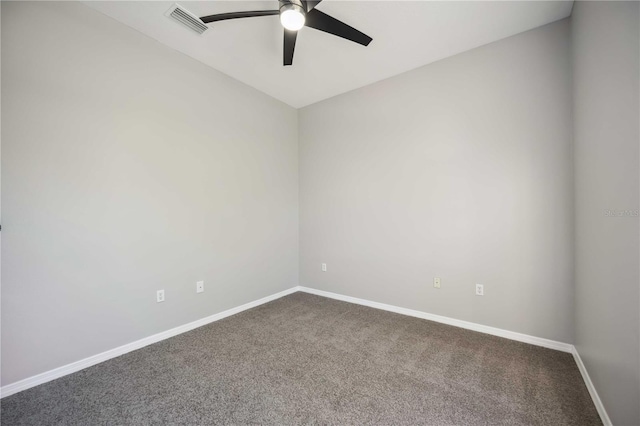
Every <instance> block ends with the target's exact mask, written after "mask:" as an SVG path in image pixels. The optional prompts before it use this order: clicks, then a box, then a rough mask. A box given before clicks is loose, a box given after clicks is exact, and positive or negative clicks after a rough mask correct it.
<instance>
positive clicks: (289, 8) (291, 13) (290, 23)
mask: <svg viewBox="0 0 640 426" xmlns="http://www.w3.org/2000/svg"><path fill="white" fill-rule="evenodd" d="M304 21H305V13H304V9H303V8H302V7H301V6H299V5H297V4H294V3H289V4H285V5H284V6H282V7H281V8H280V23H281V24H282V26H283V27H285V28H286V29H288V30H289V31H298V30H299V29H300V28H302V27H304Z"/></svg>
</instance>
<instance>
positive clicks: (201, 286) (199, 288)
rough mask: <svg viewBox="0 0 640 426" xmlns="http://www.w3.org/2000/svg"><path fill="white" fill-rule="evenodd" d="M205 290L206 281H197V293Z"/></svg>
mask: <svg viewBox="0 0 640 426" xmlns="http://www.w3.org/2000/svg"><path fill="white" fill-rule="evenodd" d="M203 291H204V281H198V282H197V283H196V293H202V292H203Z"/></svg>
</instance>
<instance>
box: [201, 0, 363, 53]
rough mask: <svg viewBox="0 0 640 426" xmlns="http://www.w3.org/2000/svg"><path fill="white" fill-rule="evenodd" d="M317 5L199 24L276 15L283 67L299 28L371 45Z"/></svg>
mask: <svg viewBox="0 0 640 426" xmlns="http://www.w3.org/2000/svg"><path fill="white" fill-rule="evenodd" d="M321 1H322V0H279V3H280V7H279V8H278V10H253V11H246V12H231V13H219V14H217V15H209V16H203V17H201V18H200V20H201V21H202V22H204V23H205V24H209V23H211V22H218V21H225V20H227V19H239V18H254V17H259V16H271V15H280V23H281V24H282V26H283V27H284V51H283V65H291V64H293V52H294V50H295V47H296V37H297V36H298V30H300V29H301V28H302V27H309V28H313V29H316V30H319V31H324V32H325V33H329V34H333V35H335V36H338V37H342V38H344V39H347V40H351V41H353V42H355V43H358V44H361V45H363V46H368V45H369V43H371V40H373V39H372V38H371V37H369V36H368V35H366V34H364V33H362V32H360V31H358V30H356V29H355V28H353V27H351V26H349V25H347V24H345V23H344V22H341V21H338V20H337V19H336V18H333V17H331V16H329V15H327V14H326V13H322V12H321V11H319V10H318V9H316V6H317V5H318V3H320V2H321Z"/></svg>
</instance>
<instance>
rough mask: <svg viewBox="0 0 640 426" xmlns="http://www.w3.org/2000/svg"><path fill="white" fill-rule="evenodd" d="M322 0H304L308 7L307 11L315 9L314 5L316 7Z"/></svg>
mask: <svg viewBox="0 0 640 426" xmlns="http://www.w3.org/2000/svg"><path fill="white" fill-rule="evenodd" d="M321 1H322V0H305V1H304V5H305V7H306V9H307V12H310V11H311V9H313V8H314V7H316V6H317V5H318V3H320V2H321Z"/></svg>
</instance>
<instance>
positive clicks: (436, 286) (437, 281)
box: [433, 277, 440, 288]
mask: <svg viewBox="0 0 640 426" xmlns="http://www.w3.org/2000/svg"><path fill="white" fill-rule="evenodd" d="M433 286H434V287H435V288H440V278H438V277H436V278H434V279H433Z"/></svg>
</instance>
